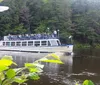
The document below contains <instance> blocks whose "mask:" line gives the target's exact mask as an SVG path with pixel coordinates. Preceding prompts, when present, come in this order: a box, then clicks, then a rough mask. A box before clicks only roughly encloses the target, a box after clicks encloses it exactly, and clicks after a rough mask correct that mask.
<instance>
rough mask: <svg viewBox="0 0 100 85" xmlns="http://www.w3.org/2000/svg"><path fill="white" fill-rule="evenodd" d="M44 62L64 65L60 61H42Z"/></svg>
mask: <svg viewBox="0 0 100 85" xmlns="http://www.w3.org/2000/svg"><path fill="white" fill-rule="evenodd" d="M41 61H42V62H49V63H57V64H63V62H62V61H60V60H41Z"/></svg>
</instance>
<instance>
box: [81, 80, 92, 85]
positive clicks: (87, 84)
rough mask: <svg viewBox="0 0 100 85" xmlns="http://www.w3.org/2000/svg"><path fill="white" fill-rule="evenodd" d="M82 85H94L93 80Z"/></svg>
mask: <svg viewBox="0 0 100 85" xmlns="http://www.w3.org/2000/svg"><path fill="white" fill-rule="evenodd" d="M82 85H94V83H93V82H92V81H91V80H85V81H84V82H83V84H82Z"/></svg>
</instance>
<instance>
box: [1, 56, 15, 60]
mask: <svg viewBox="0 0 100 85" xmlns="http://www.w3.org/2000/svg"><path fill="white" fill-rule="evenodd" d="M1 59H6V60H13V58H12V56H7V55H5V56H3V57H2V58H1Z"/></svg>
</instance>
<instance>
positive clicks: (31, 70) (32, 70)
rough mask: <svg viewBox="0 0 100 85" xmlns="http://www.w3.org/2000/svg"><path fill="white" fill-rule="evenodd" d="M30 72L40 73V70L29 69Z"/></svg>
mask: <svg viewBox="0 0 100 85" xmlns="http://www.w3.org/2000/svg"><path fill="white" fill-rule="evenodd" d="M29 71H30V72H38V69H37V68H29Z"/></svg>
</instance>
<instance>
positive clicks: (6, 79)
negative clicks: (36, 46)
mask: <svg viewBox="0 0 100 85" xmlns="http://www.w3.org/2000/svg"><path fill="white" fill-rule="evenodd" d="M40 62H49V63H58V64H63V62H62V61H61V60H60V58H59V56H57V55H56V54H49V55H47V56H45V57H43V58H41V59H39V60H36V61H35V62H33V63H25V66H24V67H21V68H11V65H12V64H14V65H17V64H16V63H15V62H13V58H12V56H3V57H2V58H1V60H0V85H12V83H13V82H16V83H18V84H19V85H20V84H25V82H26V81H27V80H28V79H33V80H38V79H39V78H40V77H39V73H41V72H43V67H44V65H43V64H41V63H40ZM26 85H27V84H26Z"/></svg>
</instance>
